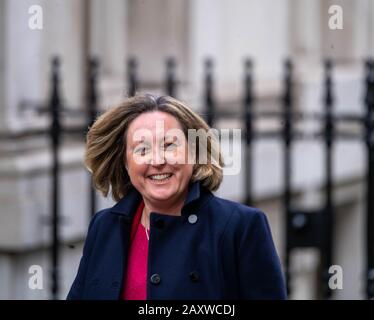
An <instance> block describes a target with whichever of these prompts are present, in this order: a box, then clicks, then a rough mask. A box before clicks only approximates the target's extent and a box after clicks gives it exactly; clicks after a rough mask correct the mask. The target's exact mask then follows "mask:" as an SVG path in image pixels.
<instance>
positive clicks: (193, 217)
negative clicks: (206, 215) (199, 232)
mask: <svg viewBox="0 0 374 320" xmlns="http://www.w3.org/2000/svg"><path fill="white" fill-rule="evenodd" d="M196 221H197V215H196V214H190V215H189V216H188V222H189V223H191V224H194V223H196Z"/></svg>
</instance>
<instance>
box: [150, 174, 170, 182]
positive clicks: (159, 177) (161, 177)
mask: <svg viewBox="0 0 374 320" xmlns="http://www.w3.org/2000/svg"><path fill="white" fill-rule="evenodd" d="M170 177H171V173H166V174H155V175H153V176H150V177H149V178H150V179H151V180H157V181H162V180H166V179H169V178H170Z"/></svg>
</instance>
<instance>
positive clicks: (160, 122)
mask: <svg viewBox="0 0 374 320" xmlns="http://www.w3.org/2000/svg"><path fill="white" fill-rule="evenodd" d="M161 126H163V127H165V128H166V127H168V128H180V129H181V125H180V123H179V121H178V120H177V119H176V118H175V117H174V116H172V115H171V114H169V113H166V112H161V111H153V112H145V113H142V114H141V115H139V116H138V117H136V118H135V119H134V120H133V121H132V122H131V123H130V126H129V131H130V130H137V129H143V128H146V129H151V130H152V129H159V128H160V127H161Z"/></svg>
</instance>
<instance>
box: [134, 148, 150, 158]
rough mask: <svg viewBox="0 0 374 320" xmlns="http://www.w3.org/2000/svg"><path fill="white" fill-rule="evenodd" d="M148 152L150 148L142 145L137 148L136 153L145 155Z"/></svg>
mask: <svg viewBox="0 0 374 320" xmlns="http://www.w3.org/2000/svg"><path fill="white" fill-rule="evenodd" d="M147 152H148V148H145V147H142V148H138V149H136V150H135V153H136V154H140V155H142V156H144V155H145V154H146V153H147Z"/></svg>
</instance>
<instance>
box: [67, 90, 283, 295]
mask: <svg viewBox="0 0 374 320" xmlns="http://www.w3.org/2000/svg"><path fill="white" fill-rule="evenodd" d="M191 129H194V130H203V131H205V132H208V131H209V129H210V128H209V126H208V125H207V124H206V123H205V122H204V120H203V119H202V118H201V117H200V116H199V115H197V114H196V113H195V112H193V111H192V110H191V109H190V108H189V107H187V106H186V105H184V104H183V103H182V102H180V101H178V100H176V99H173V98H171V97H168V96H162V97H154V96H153V95H150V94H144V95H138V96H136V97H133V98H129V99H127V100H126V101H125V102H123V103H122V104H121V105H119V106H117V107H115V108H112V109H110V110H108V111H107V112H105V113H104V114H103V115H102V116H100V117H99V118H98V119H97V121H96V122H95V123H94V124H93V126H92V127H91V128H90V130H89V132H88V135H87V149H86V158H85V163H86V166H87V168H88V169H89V170H90V171H91V173H92V176H93V181H94V185H95V187H96V188H97V189H98V190H100V191H101V192H102V193H103V195H104V196H108V194H109V192H111V195H112V197H113V199H114V200H115V201H117V203H116V205H114V206H113V207H112V208H109V209H104V210H102V211H100V212H98V213H97V214H96V215H95V216H94V217H93V219H92V221H91V223H90V226H89V230H88V234H87V239H86V242H85V246H84V249H83V256H82V258H81V262H80V265H79V269H78V274H77V276H76V279H75V281H74V283H73V285H72V287H71V289H70V292H69V294H68V299H125V300H133V299H140V300H145V299H149V300H152V299H283V298H285V297H286V294H285V288H284V281H283V275H282V272H281V268H280V263H279V259H278V255H277V253H276V251H275V247H274V244H273V240H272V236H271V232H270V228H269V224H268V222H267V219H266V216H265V215H264V213H262V212H261V211H259V210H258V209H254V208H250V207H247V206H245V205H242V204H239V203H235V202H232V201H229V200H225V199H221V198H218V197H216V196H215V195H214V194H213V193H212V191H215V190H217V189H218V187H219V185H220V183H221V181H222V178H223V171H222V167H223V160H222V156H221V153H220V151H219V145H218V144H217V141H216V140H215V139H211V138H208V139H205V142H204V141H203V142H202V143H199V144H196V143H195V142H190V141H189V140H188V139H187V137H188V133H187V132H188V130H191ZM203 140H204V139H203ZM197 145H199V147H197ZM201 146H203V148H202V149H203V150H202V149H201ZM202 152H204V153H206V155H207V160H208V161H207V162H203V163H199V162H195V161H193V162H191V161H189V160H190V159H193V160H195V159H198V158H199V157H198V155H199V154H201V153H202Z"/></svg>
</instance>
